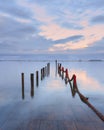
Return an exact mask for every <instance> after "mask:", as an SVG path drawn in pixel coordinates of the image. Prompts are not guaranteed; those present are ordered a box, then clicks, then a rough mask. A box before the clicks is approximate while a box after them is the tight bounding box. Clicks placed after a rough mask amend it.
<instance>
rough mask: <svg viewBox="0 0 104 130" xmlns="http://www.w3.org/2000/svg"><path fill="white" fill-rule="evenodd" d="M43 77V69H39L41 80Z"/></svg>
mask: <svg viewBox="0 0 104 130" xmlns="http://www.w3.org/2000/svg"><path fill="white" fill-rule="evenodd" d="M42 79H43V69H41V80H42Z"/></svg>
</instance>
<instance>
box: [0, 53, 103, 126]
mask: <svg viewBox="0 0 104 130" xmlns="http://www.w3.org/2000/svg"><path fill="white" fill-rule="evenodd" d="M56 61H57V62H56ZM48 63H50V75H49V76H48V77H47V76H46V77H45V78H44V79H43V80H41V69H42V68H44V67H46V66H47V64H48ZM56 63H57V64H58V63H60V64H61V65H62V67H64V69H68V73H69V77H70V79H71V77H72V76H73V74H75V75H76V79H77V86H78V89H79V90H80V92H81V93H82V94H83V95H84V96H85V97H88V100H89V101H90V103H91V104H93V106H94V107H95V108H96V109H97V110H98V111H99V112H100V113H102V114H103V115H104V55H103V54H98V55H95V54H87V55H80V54H77V55H76V54H31V55H30V54H29V55H28V54H21V55H20V54H19V55H12V54H11V55H10V54H9V55H7V54H5V55H4V54H1V55H0V113H2V115H1V114H0V115H1V117H0V124H1V125H2V124H3V122H4V121H5V120H6V118H7V116H8V114H9V115H10V112H11V113H12V111H10V110H11V108H13V107H14V106H16V104H18V105H17V108H15V109H16V110H17V111H19V114H20V115H21V114H22V113H25V117H28V116H29V115H30V113H32V111H35V110H34V109H33V107H34V108H35V109H36V111H35V112H36V113H37V111H38V109H39V108H40V109H41V108H42V107H43V108H44V110H45V109H46V107H45V106H47V105H48V106H49V105H50V104H51V106H52V107H54V108H55V104H56V106H57V112H58V111H59V109H60V108H61V106H58V103H60V104H62V102H63V103H66V104H67V103H70V104H74V100H78V102H77V103H78V104H82V102H80V101H79V98H78V95H76V96H74V97H73V96H72V94H71V90H70V86H69V85H68V84H67V85H66V84H65V83H64V80H62V79H61V78H60V76H59V75H58V73H57V64H56ZM36 71H38V72H39V86H36ZM22 73H24V90H23V88H22V77H21V76H22ZM31 74H34V86H35V88H34V92H33V93H32V92H31V77H30V75H31ZM75 103H76V102H75ZM22 104H23V105H22ZM21 106H22V107H23V108H24V109H22V107H21ZM64 109H65V108H63V111H64V112H65V110H64ZM49 110H51V108H49ZM55 110H56V108H55ZM3 111H4V112H3ZM41 111H43V110H41ZM6 113H7V114H6ZM15 114H17V116H18V113H15ZM26 115H27V116H26ZM34 116H35V115H34ZM20 117H21V116H20ZM25 117H24V118H25ZM43 117H45V115H44V116H43ZM43 117H41V118H43ZM56 118H59V115H57V117H56ZM21 119H22V118H21ZM43 119H44V118H43Z"/></svg>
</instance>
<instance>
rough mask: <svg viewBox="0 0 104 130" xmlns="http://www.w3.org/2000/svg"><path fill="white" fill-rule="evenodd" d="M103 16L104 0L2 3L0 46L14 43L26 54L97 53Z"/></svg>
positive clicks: (30, 0)
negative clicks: (71, 51)
mask: <svg viewBox="0 0 104 130" xmlns="http://www.w3.org/2000/svg"><path fill="white" fill-rule="evenodd" d="M11 1H12V2H11ZM10 3H11V4H10ZM103 14H104V0H91V1H88V0H84V1H82V0H77V2H76V1H75V0H74V1H73V0H60V1H59V0H55V1H51V2H50V1H49V0H47V1H42V0H36V1H33V0H15V1H14V0H8V1H4V0H0V38H1V39H0V40H1V42H2V44H1V45H0V46H1V47H3V44H4V45H7V42H8V43H10V42H11V43H12V44H11V46H12V45H13V42H14V43H15V44H17V47H16V46H13V47H14V49H15V48H19V51H18V52H20V49H21V50H22V51H21V52H23V50H25V51H26V50H27V53H29V52H34V53H37V52H38V51H39V50H40V51H41V53H42V52H43V53H46V52H48V53H51V52H53V53H56V52H68V51H70V50H74V51H76V52H77V50H80V49H82V50H86V51H87V50H88V51H93V50H94V51H95V50H96V49H94V48H96V47H97V46H99V45H101V44H100V43H101V39H102V37H104V35H103V28H104V16H103ZM20 39H21V40H20ZM96 44H97V46H96ZM7 48H8V50H9V52H10V51H11V50H12V49H10V48H9V46H8V45H7ZM28 48H29V51H28ZM102 48H104V47H102ZM30 50H31V51H30ZM32 50H33V51H32ZM101 50H102V49H101ZM6 51H7V50H6ZM99 51H100V47H99ZM4 53H5V51H4Z"/></svg>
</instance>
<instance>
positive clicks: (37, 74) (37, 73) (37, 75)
mask: <svg viewBox="0 0 104 130" xmlns="http://www.w3.org/2000/svg"><path fill="white" fill-rule="evenodd" d="M38 85H39V72H38V71H36V86H38Z"/></svg>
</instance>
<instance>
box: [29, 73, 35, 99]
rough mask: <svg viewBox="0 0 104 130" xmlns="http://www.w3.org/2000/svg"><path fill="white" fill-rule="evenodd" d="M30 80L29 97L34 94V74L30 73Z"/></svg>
mask: <svg viewBox="0 0 104 130" xmlns="http://www.w3.org/2000/svg"><path fill="white" fill-rule="evenodd" d="M30 80H31V97H33V96H34V74H33V73H31V74H30Z"/></svg>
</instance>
